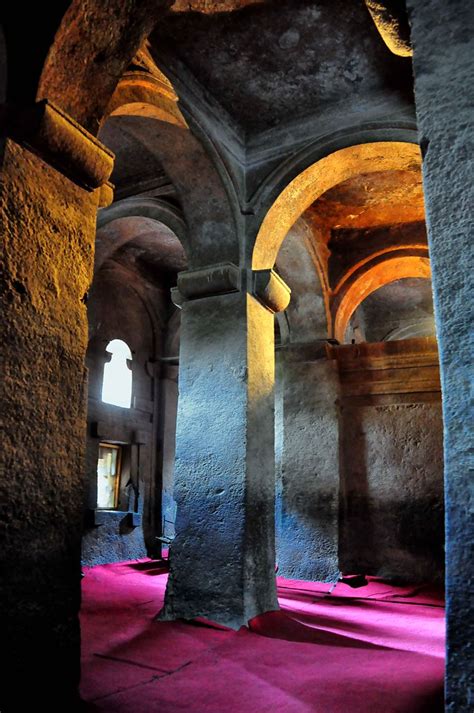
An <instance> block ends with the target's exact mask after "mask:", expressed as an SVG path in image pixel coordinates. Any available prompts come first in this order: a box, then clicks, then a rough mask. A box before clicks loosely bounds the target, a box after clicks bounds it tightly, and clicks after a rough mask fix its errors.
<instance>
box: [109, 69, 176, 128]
mask: <svg viewBox="0 0 474 713" xmlns="http://www.w3.org/2000/svg"><path fill="white" fill-rule="evenodd" d="M156 72H157V73H156V74H151V73H150V72H144V71H133V72H125V74H124V75H123V77H122V78H121V80H120V81H119V83H118V85H117V88H116V90H115V92H114V93H113V96H112V98H111V100H110V103H109V105H108V106H107V109H106V111H105V114H104V116H103V118H102V123H103V122H105V121H106V120H107V118H108V117H109V116H112V115H113V116H120V115H127V116H148V117H150V118H155V119H158V120H160V121H165V122H166V121H167V122H169V123H170V124H175V125H176V126H181V127H183V128H187V123H186V120H185V118H184V116H183V115H182V113H181V111H180V109H179V107H178V95H177V94H176V92H175V91H174V88H173V86H172V84H171V82H169V81H168V79H167V78H166V77H165V75H164V74H162V73H161V72H159V70H156Z"/></svg>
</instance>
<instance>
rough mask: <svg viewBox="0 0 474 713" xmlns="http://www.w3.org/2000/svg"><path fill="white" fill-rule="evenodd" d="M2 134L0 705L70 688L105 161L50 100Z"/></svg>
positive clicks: (61, 706)
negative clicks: (90, 306)
mask: <svg viewBox="0 0 474 713" xmlns="http://www.w3.org/2000/svg"><path fill="white" fill-rule="evenodd" d="M29 119H31V122H30V123H29V122H28V121H25V122H24V124H23V125H22V123H21V122H15V127H14V128H15V133H14V134H13V137H12V136H11V135H10V136H8V137H4V138H3V142H2V144H3V145H2V155H1V164H0V170H1V194H0V226H1V233H2V239H3V249H4V253H3V266H2V267H3V269H2V279H1V283H0V286H1V303H2V306H1V311H2V337H3V338H2V369H3V376H4V384H3V391H2V403H1V408H0V412H1V416H2V435H3V440H2V449H1V456H0V461H1V477H0V491H1V492H0V503H1V505H0V507H1V517H0V520H1V525H0V532H1V548H0V566H1V585H0V589H1V602H2V608H1V615H2V625H1V627H2V628H1V630H2V635H3V640H4V641H5V642H6V644H7V647H6V648H5V654H6V656H5V657H4V663H3V670H2V686H1V691H0V698H1V702H0V708H1V709H2V710H5V711H7V710H15V711H16V710H32V709H33V708H34V707H38V708H41V707H44V706H46V708H50V709H54V710H56V709H57V710H73V709H74V708H73V706H74V704H75V701H76V700H77V697H78V692H77V685H78V683H79V660H80V658H79V657H80V650H79V649H80V637H79V618H78V613H79V605H80V540H81V531H82V502H83V490H84V463H83V457H84V450H85V427H86V413H85V411H86V398H87V375H86V372H85V368H84V356H85V351H86V346H87V316H86V309H85V305H84V296H85V294H86V292H87V290H88V287H89V284H90V281H91V277H92V269H93V253H94V237H95V221H96V215H97V207H98V203H99V199H100V193H101V191H100V189H99V186H100V184H101V183H102V182H103V181H104V180H105V179H106V178H107V177H108V175H109V173H110V171H111V169H112V163H113V157H112V155H111V154H109V152H107V151H106V150H105V149H104V148H103V147H102V146H101V145H100V144H99V143H98V142H96V141H95V140H94V139H93V137H91V136H89V135H88V134H87V133H86V132H84V131H83V130H82V129H81V127H79V126H78V125H77V124H75V123H74V122H73V121H71V120H70V119H69V118H68V117H67V116H66V115H64V114H63V113H62V112H60V111H59V110H58V109H56V108H55V107H54V106H52V105H50V104H48V103H45V102H43V103H42V104H41V105H38V106H37V107H35V108H33V109H32V112H31V115H30V116H29Z"/></svg>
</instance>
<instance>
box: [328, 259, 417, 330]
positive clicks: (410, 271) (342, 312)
mask: <svg viewBox="0 0 474 713" xmlns="http://www.w3.org/2000/svg"><path fill="white" fill-rule="evenodd" d="M405 277H422V278H428V279H429V278H430V277H431V270H430V261H429V259H428V258H427V257H420V256H415V255H406V256H403V257H393V258H389V259H388V260H384V261H383V262H379V263H377V264H376V265H373V266H372V267H370V268H369V269H368V270H367V271H365V272H363V273H362V274H361V275H360V276H359V277H358V278H357V279H356V280H354V282H353V283H352V284H351V285H350V287H349V288H348V289H347V291H346V292H345V294H344V296H343V297H342V299H341V302H340V303H339V305H338V308H337V312H336V316H335V320H334V337H335V338H336V339H337V340H338V341H339V342H341V343H343V342H344V335H345V333H346V329H347V326H348V324H349V320H350V318H351V317H352V315H353V314H354V312H355V311H356V309H357V308H358V307H359V305H360V304H361V303H362V302H363V301H364V300H365V299H366V297H368V296H369V295H370V294H372V292H375V290H378V289H379V288H380V287H383V286H384V285H388V284H389V283H390V282H395V280H401V279H403V278H405Z"/></svg>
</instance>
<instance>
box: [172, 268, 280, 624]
mask: <svg viewBox="0 0 474 713" xmlns="http://www.w3.org/2000/svg"><path fill="white" fill-rule="evenodd" d="M178 291H179V295H176V294H175V295H174V298H175V299H176V298H177V297H178V298H179V300H178V301H180V302H181V304H182V310H183V313H182V322H181V347H180V371H179V402H178V417H177V432H176V460H175V498H176V501H177V520H176V532H177V536H176V539H175V540H174V542H173V544H172V546H171V553H170V576H169V581H168V587H167V591H166V599H165V606H164V608H163V610H162V612H161V614H160V618H161V619H176V618H183V619H192V618H194V617H197V616H203V617H206V618H208V619H212V620H213V621H216V622H219V623H221V624H225V625H227V626H230V627H233V628H239V627H240V626H242V625H246V624H247V622H248V621H249V619H251V618H252V617H254V616H256V615H258V614H261V613H263V612H266V611H271V610H275V609H278V602H277V597H276V586H275V544H274V535H275V531H274V491H275V481H274V425H273V424H274V313H275V311H277V310H278V309H285V307H286V306H287V304H288V302H289V294H290V293H289V289H288V288H287V287H286V285H285V284H284V283H283V281H282V280H280V278H279V277H278V276H277V275H276V273H274V272H273V271H272V270H262V271H257V272H252V271H241V270H239V269H238V268H237V267H236V266H235V265H233V264H231V263H225V264H220V265H213V266H211V267H208V268H205V269H202V270H196V271H193V272H186V273H181V274H180V275H179V276H178Z"/></svg>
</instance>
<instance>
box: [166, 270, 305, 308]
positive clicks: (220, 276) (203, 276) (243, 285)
mask: <svg viewBox="0 0 474 713" xmlns="http://www.w3.org/2000/svg"><path fill="white" fill-rule="evenodd" d="M243 291H247V292H248V293H249V294H251V295H252V296H253V297H255V298H256V299H257V300H258V301H259V302H260V303H261V304H262V305H263V306H264V307H266V308H267V309H268V310H269V311H270V312H273V313H275V312H281V311H282V310H284V309H286V308H287V307H288V304H289V302H290V294H291V290H290V288H289V287H288V286H287V285H286V283H285V282H284V281H283V280H282V279H281V277H280V276H279V275H277V273H276V272H275V271H274V270H270V269H269V270H241V269H240V268H238V267H237V265H234V264H233V263H232V262H222V263H218V264H216V265H209V266H207V267H203V268H200V269H199V270H191V271H187V272H180V273H179V274H178V282H177V287H176V288H174V289H173V290H171V293H172V300H173V302H174V304H175V305H177V306H178V307H181V305H182V303H183V302H184V301H186V300H196V299H200V298H203V297H214V296H217V295H224V294H229V293H233V292H243Z"/></svg>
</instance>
